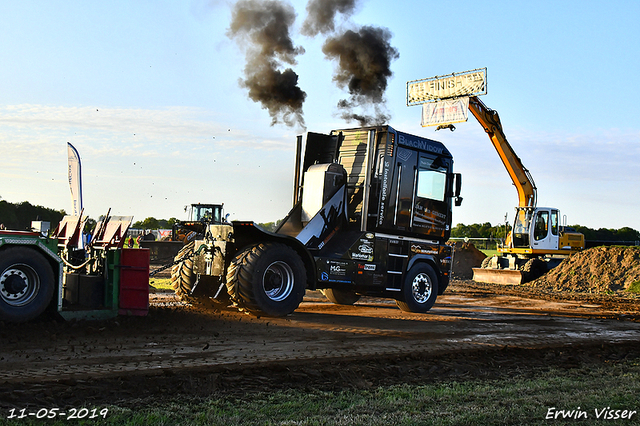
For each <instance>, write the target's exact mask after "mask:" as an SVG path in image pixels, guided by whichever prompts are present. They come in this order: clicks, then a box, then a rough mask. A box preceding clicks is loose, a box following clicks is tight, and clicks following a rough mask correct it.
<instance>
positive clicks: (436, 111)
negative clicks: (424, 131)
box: [422, 96, 469, 127]
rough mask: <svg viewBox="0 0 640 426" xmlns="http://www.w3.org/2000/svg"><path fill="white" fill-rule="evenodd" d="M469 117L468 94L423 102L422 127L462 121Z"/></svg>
mask: <svg viewBox="0 0 640 426" xmlns="http://www.w3.org/2000/svg"><path fill="white" fill-rule="evenodd" d="M468 118H469V97H468V96H465V97H464V98H457V99H446V100H443V101H438V102H432V103H428V104H422V127H428V126H438V125H441V124H451V123H461V122H463V121H467V120H468Z"/></svg>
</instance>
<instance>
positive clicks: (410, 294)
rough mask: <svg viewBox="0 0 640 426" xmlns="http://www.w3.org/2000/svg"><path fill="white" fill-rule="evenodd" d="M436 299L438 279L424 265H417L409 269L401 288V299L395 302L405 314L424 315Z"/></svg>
mask: <svg viewBox="0 0 640 426" xmlns="http://www.w3.org/2000/svg"><path fill="white" fill-rule="evenodd" d="M437 297H438V278H437V277H436V273H435V272H434V270H433V268H432V267H431V266H430V265H428V264H426V263H417V264H415V265H414V266H412V267H411V269H409V272H407V275H406V277H405V280H404V285H403V286H402V298H401V299H399V300H396V304H397V305H398V307H399V308H400V309H401V310H403V311H405V312H415V313H425V312H427V311H428V310H429V309H431V308H432V307H433V305H434V304H435V303H436V298H437Z"/></svg>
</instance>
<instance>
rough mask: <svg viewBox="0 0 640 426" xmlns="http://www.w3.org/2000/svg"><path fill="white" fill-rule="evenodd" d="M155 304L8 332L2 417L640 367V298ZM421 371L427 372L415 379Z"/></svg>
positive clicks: (313, 298)
mask: <svg viewBox="0 0 640 426" xmlns="http://www.w3.org/2000/svg"><path fill="white" fill-rule="evenodd" d="M498 293H499V294H498ZM572 299H578V300H572ZM151 301H152V306H151V308H150V312H149V316H148V317H128V318H122V317H121V318H118V319H117V320H113V321H107V322H75V323H63V322H58V321H54V320H51V319H43V320H40V321H38V322H34V323H30V324H17V325H16V324H2V325H0V340H1V341H2V346H1V347H0V361H1V362H2V365H3V368H2V370H1V371H0V407H2V408H13V407H15V406H16V405H19V406H21V407H22V406H24V405H25V404H35V405H38V404H40V405H42V404H45V403H46V404H52V403H56V404H58V405H59V404H60V403H61V401H64V403H67V404H73V403H74V402H75V401H76V400H78V398H84V399H86V400H92V401H98V402H100V401H103V402H110V403H113V402H114V400H120V399H123V398H124V399H126V398H128V397H131V396H133V395H135V396H136V397H140V396H143V395H155V396H157V395H163V394H164V393H167V392H169V393H170V394H171V393H172V392H174V391H173V390H175V389H180V392H183V393H203V394H206V393H207V392H212V391H214V390H216V389H217V390H220V389H236V391H237V389H238V388H240V389H241V390H242V392H245V391H246V390H247V389H252V388H255V389H265V387H266V388H269V387H276V388H277V387H281V386H304V385H306V384H310V383H316V384H318V383H319V384H322V383H324V384H328V385H330V386H351V385H354V384H355V385H357V386H365V387H366V386H368V385H371V384H376V383H380V381H381V380H382V381H384V380H390V381H394V380H395V379H396V378H397V380H401V381H407V380H411V379H410V377H417V376H425V375H426V376H430V377H436V376H438V375H439V374H444V373H443V372H446V371H458V370H457V367H459V366H460V365H463V366H464V365H466V366H467V367H465V368H466V370H465V369H464V368H463V369H462V370H461V371H462V372H463V373H464V372H465V371H467V372H468V374H470V375H473V376H476V375H480V376H482V375H487V374H489V375H491V373H490V370H491V369H490V368H489V366H488V365H487V362H488V360H494V361H495V359H504V362H505V364H504V365H512V366H513V365H523V364H525V363H527V362H533V361H532V359H530V358H531V354H537V355H536V356H539V357H542V358H541V359H546V361H545V362H546V363H552V360H553V359H556V358H557V359H562V360H564V361H563V362H566V359H565V358H566V355H564V358H563V356H561V355H559V354H566V353H567V352H570V353H572V354H573V355H571V356H576V355H577V354H581V355H582V356H584V357H587V358H589V359H591V358H594V359H596V358H597V359H601V358H602V357H607V356H614V357H618V358H619V357H624V356H629V354H631V353H635V354H636V355H635V356H638V355H637V352H638V349H639V344H638V341H639V339H638V338H639V337H640V321H639V318H640V316H639V312H638V300H637V299H625V298H620V297H608V296H599V297H596V296H594V297H593V298H591V299H585V298H584V297H575V296H566V297H565V296H560V295H558V294H553V293H542V292H536V291H535V290H531V289H528V290H522V289H518V288H513V287H497V286H491V285H483V284H476V283H472V282H455V283H454V284H453V285H452V286H451V287H450V289H449V290H448V291H447V294H445V296H442V297H439V298H438V302H437V303H436V306H435V307H434V308H433V309H432V310H431V312H430V313H429V314H426V315H417V314H408V313H404V312H401V311H400V310H399V309H398V308H397V307H396V306H395V303H394V302H392V301H389V300H383V299H364V300H363V301H362V302H359V303H358V304H357V305H356V306H353V307H345V306H337V305H333V304H331V303H329V302H327V301H326V300H325V299H324V297H323V296H321V295H320V294H319V293H317V292H310V293H309V294H308V295H307V296H306V297H305V302H303V304H302V305H301V306H300V308H299V309H298V310H297V311H296V312H295V313H294V314H293V315H291V316H289V317H287V318H277V319H274V318H255V317H251V316H248V315H245V314H242V313H238V312H235V311H224V312H218V313H212V312H206V311H202V310H199V309H196V308H193V307H190V306H187V305H184V304H181V303H179V302H177V301H176V300H175V298H174V297H173V296H172V295H169V294H155V295H152V298H151ZM567 347H570V348H572V349H571V350H569V351H567ZM549 354H552V355H549ZM611 354H614V355H611ZM496 357H498V358H496ZM558 357H560V358H558ZM534 358H535V357H534ZM570 358H571V357H570ZM438 360H440V361H438ZM494 361H491V362H489V364H492V365H493V364H495V363H494ZM496 362H497V361H496ZM447 365H449V370H447V368H444V369H443V366H445V367H446V366H447ZM469 366H470V367H469ZM494 367H495V365H494ZM416 369H417V371H418V373H416V372H415V371H416ZM357 371H360V373H355V372H357ZM402 371H405V373H402ZM407 371H414V372H413V373H412V374H409V376H410V377H406V376H407V374H406V372H407ZM458 372H459V371H458ZM339 383H342V384H341V385H340V384H339ZM287 384H288V385H287ZM70 389H74V391H73V392H72V393H69V395H67V396H65V391H69V390H70ZM79 389H81V390H82V391H83V392H82V393H81V395H82V396H79V395H80V394H79V393H78V392H77V391H78V390H79ZM172 389H173V390H172ZM130 393H131V395H130ZM71 395H73V396H72V398H71V399H70V396H71Z"/></svg>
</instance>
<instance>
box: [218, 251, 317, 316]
mask: <svg viewBox="0 0 640 426" xmlns="http://www.w3.org/2000/svg"><path fill="white" fill-rule="evenodd" d="M305 289H306V271H305V267H304V263H303V262H302V259H301V258H300V256H299V255H298V254H297V253H296V252H295V251H294V250H293V249H292V248H291V247H289V246H286V245H284V244H279V243H261V244H257V245H255V246H253V247H250V248H247V249H245V250H243V251H241V252H239V253H238V254H237V256H236V257H235V258H234V259H233V260H232V261H231V264H230V265H229V269H228V271H227V291H228V293H229V295H230V296H231V299H232V300H233V301H234V302H235V303H236V304H237V305H238V307H240V308H241V309H245V310H247V311H249V312H252V313H254V314H258V315H259V314H265V315H269V316H276V317H279V316H285V315H288V314H290V313H291V312H293V311H295V310H296V308H297V307H298V305H300V302H302V298H303V297H304V293H305Z"/></svg>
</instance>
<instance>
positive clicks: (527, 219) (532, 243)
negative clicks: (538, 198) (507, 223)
mask: <svg viewBox="0 0 640 426" xmlns="http://www.w3.org/2000/svg"><path fill="white" fill-rule="evenodd" d="M559 217H560V211H559V210H557V209H553V208H548V207H537V208H532V207H516V218H515V221H514V224H513V231H512V233H511V235H510V236H509V237H507V244H505V246H506V247H505V248H503V250H502V251H503V252H510V250H509V249H510V248H513V249H536V250H558V248H559V247H558V242H559V241H558V240H559V235H560V226H559Z"/></svg>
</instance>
